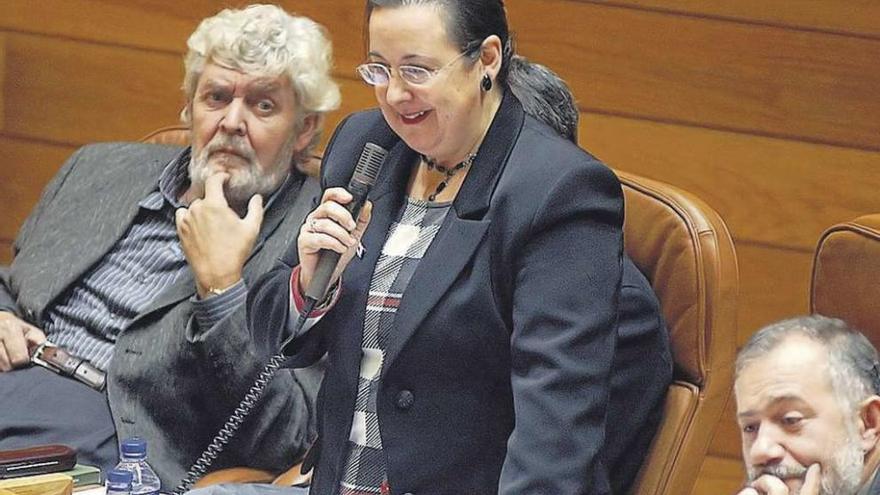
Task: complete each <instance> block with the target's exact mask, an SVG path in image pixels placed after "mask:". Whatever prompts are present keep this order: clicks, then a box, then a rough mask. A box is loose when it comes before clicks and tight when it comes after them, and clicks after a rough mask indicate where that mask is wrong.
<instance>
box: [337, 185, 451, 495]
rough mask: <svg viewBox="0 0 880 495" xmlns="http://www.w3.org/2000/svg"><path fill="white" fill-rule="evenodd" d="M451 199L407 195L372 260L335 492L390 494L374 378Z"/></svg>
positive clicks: (378, 374) (377, 374) (363, 494)
mask: <svg viewBox="0 0 880 495" xmlns="http://www.w3.org/2000/svg"><path fill="white" fill-rule="evenodd" d="M451 204H452V203H442V204H441V203H429V202H426V201H418V200H414V199H409V198H408V199H407V203H406V205H405V207H404V210H403V212H402V214H401V216H400V219H399V220H398V221H397V222H395V223H394V224H392V226H391V229H390V230H389V233H388V237H387V238H386V239H385V244H384V246H382V252H381V254H380V255H379V259H378V260H377V261H376V267H375V268H374V269H373V277H372V279H371V280H370V292H369V295H368V297H367V308H366V313H365V314H364V333H363V341H362V344H361V347H362V350H363V357H362V358H361V369H360V376H359V377H358V393H357V402H356V403H355V411H354V419H353V421H352V427H351V432H350V433H349V439H348V449H349V450H348V459H347V462H346V465H345V474H344V477H343V479H342V482H341V486H340V487H339V494H340V495H368V494H384V493H390V489H389V487H388V481H387V476H386V469H385V453H384V452H383V451H382V437H381V435H380V432H379V418H378V415H377V411H376V401H377V396H378V390H379V377H380V376H381V374H382V368H383V366H384V364H385V350H386V348H387V343H388V340H389V339H390V338H391V332H392V330H393V329H394V318H395V316H396V315H397V308H398V307H399V306H400V300H401V299H402V298H403V293H404V292H405V291H406V287H407V285H409V281H410V280H411V279H412V275H413V273H414V272H415V269H416V267H417V266H418V264H419V261H421V259H422V257H423V256H424V255H425V252H426V251H427V250H428V247H429V246H430V245H431V242H433V240H434V237H435V236H436V235H437V232H438V231H439V230H440V225H441V224H442V223H443V219H444V218H446V214H447V213H448V212H449V208H450V206H451Z"/></svg>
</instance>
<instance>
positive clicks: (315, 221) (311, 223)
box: [309, 218, 317, 233]
mask: <svg viewBox="0 0 880 495" xmlns="http://www.w3.org/2000/svg"><path fill="white" fill-rule="evenodd" d="M316 223H317V220H315V219H314V218H312V219H311V220H309V231H310V232H312V233H314V232H317V230H316V228H315V224H316Z"/></svg>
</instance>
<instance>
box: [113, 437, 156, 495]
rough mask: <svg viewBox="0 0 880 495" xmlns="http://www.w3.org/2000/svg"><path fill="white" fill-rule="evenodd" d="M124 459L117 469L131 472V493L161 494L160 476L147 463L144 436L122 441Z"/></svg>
mask: <svg viewBox="0 0 880 495" xmlns="http://www.w3.org/2000/svg"><path fill="white" fill-rule="evenodd" d="M120 452H121V454H122V460H120V461H119V464H117V465H116V469H119V470H122V471H128V472H130V473H131V495H159V488H160V486H159V485H160V482H159V477H158V476H156V472H155V471H153V468H151V467H150V465H149V464H147V442H146V441H145V440H144V439H143V438H138V437H134V438H129V439H127V440H125V441H124V442H122V448H121V449H120Z"/></svg>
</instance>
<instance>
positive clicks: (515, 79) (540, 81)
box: [507, 55, 580, 144]
mask: <svg viewBox="0 0 880 495" xmlns="http://www.w3.org/2000/svg"><path fill="white" fill-rule="evenodd" d="M507 85H508V87H509V88H510V90H511V91H512V92H513V94H514V95H515V96H516V98H517V99H518V100H519V101H520V103H522V106H523V110H525V112H526V113H527V114H529V115H531V116H532V117H535V118H536V119H538V120H540V121H541V122H543V123H545V124H547V125H549V126H550V127H552V128H553V129H554V130H555V131H556V132H558V133H559V135H561V136H562V137H564V138H566V139H568V140H569V141H571V142H573V143H575V144H577V139H578V138H577V130H578V118H579V117H580V115H579V114H578V109H577V105H576V104H575V101H574V97H573V96H572V94H571V90H570V89H569V88H568V85H567V84H565V81H563V80H562V79H561V78H560V77H559V76H558V75H557V74H556V73H555V72H553V71H552V70H550V69H549V68H547V67H545V66H543V65H541V64H536V63H534V62H530V61H529V60H527V59H526V58H525V57H521V56H519V55H514V56H513V58H512V59H511V60H510V74H509V78H508V80H507Z"/></svg>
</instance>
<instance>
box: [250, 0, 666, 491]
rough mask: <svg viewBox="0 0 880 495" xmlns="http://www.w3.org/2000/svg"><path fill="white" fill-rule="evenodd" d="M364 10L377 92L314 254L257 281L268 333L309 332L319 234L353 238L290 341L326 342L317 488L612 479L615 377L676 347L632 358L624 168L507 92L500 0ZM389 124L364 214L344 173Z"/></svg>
mask: <svg viewBox="0 0 880 495" xmlns="http://www.w3.org/2000/svg"><path fill="white" fill-rule="evenodd" d="M366 29H367V31H368V36H367V40H368V47H367V50H368V51H367V56H366V61H365V63H364V64H362V65H360V66H359V67H358V68H357V72H358V73H359V74H360V76H361V77H362V78H363V80H364V81H365V82H366V83H367V84H369V85H371V86H373V88H374V89H375V94H376V99H377V102H378V106H379V109H378V110H373V111H367V112H361V113H358V114H354V115H352V116H350V117H348V118H347V119H346V120H345V121H344V122H343V123H342V124H340V126H339V127H338V128H337V130H336V132H335V134H334V136H333V138H332V140H331V142H330V144H329V145H328V148H327V150H326V153H325V156H324V165H323V169H322V180H323V182H324V186H325V192H324V195H323V199H322V202H321V204H320V205H319V206H318V207H317V208H316V209H315V210H314V211H313V212H312V213H311V214H310V215H309V216H308V218H307V220H306V222H305V223H304V225H303V227H302V228H301V230H300V234H299V238H298V240H297V251H298V258H299V265H297V266H296V267H292V268H287V269H284V270H276V271H275V272H273V273H272V274H270V275H269V276H267V277H266V278H264V279H263V280H262V281H261V283H260V284H258V285H257V286H256V287H255V288H254V290H253V291H252V298H251V301H250V314H251V325H252V329H253V331H254V332H255V333H256V341H257V342H261V343H262V344H263V345H264V346H265V349H262V350H263V351H264V352H266V353H267V354H269V353H271V352H273V351H274V350H275V349H276V347H277V345H278V344H279V343H280V342H281V341H282V340H284V339H286V338H288V337H291V335H290V332H291V330H290V328H291V327H292V326H293V322H294V321H296V320H297V315H298V313H299V311H301V310H302V308H303V293H304V291H305V290H307V289H308V288H309V287H310V285H311V283H312V279H313V276H314V274H315V268H316V265H317V264H318V259H319V257H320V252H321V251H322V250H330V251H335V252H337V253H340V254H342V257H341V261H340V264H339V266H338V268H337V270H336V275H334V277H333V278H334V280H331V283H332V284H333V285H332V288H331V290H329V291H328V292H327V293H326V296H324V294H323V292H322V294H321V295H320V296H319V297H321V298H323V300H322V301H320V304H319V308H320V310H319V311H318V312H315V313H313V314H312V316H320V318H319V319H317V318H313V319H312V320H310V322H314V321H316V320H317V322H316V323H314V324H313V325H312V326H307V329H306V330H304V331H302V332H301V333H300V334H297V335H294V336H292V337H293V339H292V341H291V342H290V344H289V345H288V346H286V351H287V352H288V353H289V355H290V356H291V361H290V364H292V365H296V366H302V365H307V364H310V363H312V362H314V361H316V360H318V359H320V358H321V356H323V355H324V354H325V353H326V354H327V356H328V367H327V371H326V375H325V378H324V382H323V386H322V389H321V392H320V394H319V397H318V404H317V409H318V417H319V419H318V430H319V431H318V440H317V442H316V444H315V446H314V447H313V448H312V450H311V451H310V455H309V456H307V459H306V464H307V465H311V464H314V465H316V466H317V467H316V472H315V475H314V479H313V485H312V488H311V493H315V494H337V493H338V494H374V493H375V494H386V493H388V494H391V493H393V494H404V493H413V494H429V493H430V494H437V493H450V494H452V493H455V494H488V493H505V494H525V493H541V494H554V495H555V494H568V493H590V494H595V495H600V494H607V493H611V492H612V490H611V488H610V486H611V485H610V481H609V472H608V471H609V468H608V462H609V461H608V459H606V449H605V446H606V445H609V444H612V445H613V444H614V442H618V441H621V439H618V438H615V437H614V435H609V434H608V433H607V432H608V431H615V432H616V431H619V430H618V429H610V428H607V427H606V424H607V421H609V420H610V418H606V412H607V410H608V404H609V400H611V398H610V396H611V395H612V388H613V387H612V383H614V377H615V375H616V374H618V373H622V374H629V375H632V374H633V373H635V374H638V373H642V374H650V373H651V372H652V368H653V367H655V366H661V367H662V366H665V367H668V366H669V364H668V362H667V363H665V364H663V363H656V362H654V361H652V360H650V359H643V360H638V359H635V360H629V361H627V363H629V364H627V366H629V367H630V369H619V368H618V367H617V366H616V365H615V366H613V364H614V363H615V346H616V341H617V319H618V299H619V297H620V292H621V270H622V269H621V266H622V264H623V262H624V255H623V235H622V223H623V198H622V193H621V188H620V184H619V183H618V181H617V178H616V177H615V175H614V174H613V173H612V172H611V171H610V170H609V169H608V168H606V167H605V166H604V165H602V164H601V163H600V162H598V161H597V160H596V159H595V158H593V157H592V156H590V155H589V154H587V153H586V152H584V151H583V150H581V149H579V148H578V147H576V146H575V145H573V144H572V143H570V142H569V141H567V140H565V139H563V138H561V137H559V136H558V135H556V133H554V131H553V130H551V129H550V128H549V127H547V126H545V125H544V124H541V123H539V122H538V121H537V120H535V119H533V118H532V117H530V116H527V115H525V114H524V112H523V110H522V107H521V105H520V103H519V102H518V101H517V99H516V98H515V97H514V96H513V95H512V93H511V92H510V91H508V87H507V80H508V71H509V67H510V59H511V56H512V55H513V53H512V51H513V50H512V49H511V42H510V37H509V33H508V27H507V20H506V17H505V12H504V6H503V3H502V1H501V0H421V1H420V0H369V1H368V2H367V9H366ZM386 125H387V127H389V128H390V129H391V130H392V131H393V135H392V137H393V139H392V140H390V142H389V143H386V144H383V146H387V149H388V156H387V160H386V161H385V164H384V167H383V168H382V170H381V172H380V173H379V176H378V179H377V181H376V184H375V186H374V187H373V189H372V190H371V192H370V194H369V199H370V201H371V203H370V204H368V205H367V207H365V209H364V211H363V212H362V214H361V215H360V219H359V221H358V222H356V221H355V219H354V218H352V216H351V215H350V214H349V212H348V210H347V209H346V208H345V205H346V204H347V203H348V202H349V201H351V195H350V194H349V193H348V192H346V191H345V189H344V187H343V186H345V184H346V183H348V181H349V178H350V177H351V175H352V173H353V170H354V167H355V163H356V162H357V161H358V155H359V153H360V152H361V150H362V149H363V146H364V140H365V138H364V136H368V135H371V133H372V132H374V131H375V129H376V128H381V127H385V126H386ZM343 269H344V271H343ZM339 273H342V276H341V278H338V274H339ZM645 317H646V319H647V320H650V319H651V318H654V319H655V320H656V319H658V318H657V315H656V314H655V315H645ZM652 338H653V337H652ZM652 342H653V341H652ZM639 367H641V369H639ZM663 373H668V370H667V371H665V372H663ZM663 373H660V374H661V375H662V374H663ZM661 382H662V381H661ZM651 386H654V387H655V388H657V387H661V388H662V390H659V391H658V390H646V391H644V392H645V397H650V398H651V400H646V401H644V403H636V404H634V405H633V406H632V408H631V410H630V411H628V412H629V413H631V414H632V415H633V417H645V416H646V412H645V411H647V410H652V409H656V408H658V407H659V403H658V398H660V399H659V400H662V396H663V391H665V383H661V384H660V385H651ZM646 387H647V385H646ZM640 409H641V410H640ZM647 441H650V439H648V440H647Z"/></svg>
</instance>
